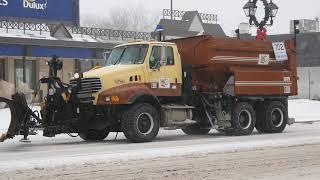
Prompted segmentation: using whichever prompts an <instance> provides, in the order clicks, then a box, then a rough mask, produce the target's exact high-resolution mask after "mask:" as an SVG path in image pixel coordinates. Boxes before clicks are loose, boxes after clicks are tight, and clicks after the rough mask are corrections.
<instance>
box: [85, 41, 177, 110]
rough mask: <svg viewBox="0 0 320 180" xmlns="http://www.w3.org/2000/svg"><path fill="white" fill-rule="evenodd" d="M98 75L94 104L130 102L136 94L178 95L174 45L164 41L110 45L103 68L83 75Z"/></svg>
mask: <svg viewBox="0 0 320 180" xmlns="http://www.w3.org/2000/svg"><path fill="white" fill-rule="evenodd" d="M83 78H100V80H101V85H102V88H101V90H100V91H98V92H97V93H95V94H94V104H95V105H106V104H131V103H133V102H134V101H135V100H137V99H138V98H139V96H145V95H149V96H154V97H160V96H166V97H170V96H172V97H177V96H181V85H182V69H181V60H180V55H179V53H178V50H177V47H176V45H175V44H173V43H168V42H156V41H154V42H137V43H129V44H124V45H120V46H117V47H115V48H114V50H113V51H112V52H111V54H110V56H109V58H108V59H107V61H106V65H105V67H101V68H99V69H94V70H91V71H89V72H86V73H84V74H83Z"/></svg>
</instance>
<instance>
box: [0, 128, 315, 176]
mask: <svg viewBox="0 0 320 180" xmlns="http://www.w3.org/2000/svg"><path fill="white" fill-rule="evenodd" d="M319 129H320V123H315V124H313V125H310V124H297V125H293V126H291V127H288V128H287V130H286V131H285V132H284V133H283V134H258V133H255V134H254V135H251V136H244V137H228V136H223V135H221V134H219V133H217V132H215V131H212V132H211V133H210V134H209V135H205V136H187V135H184V134H183V133H182V132H181V131H161V132H160V135H159V137H158V138H157V139H156V140H155V141H154V142H152V143H145V144H129V143H127V141H126V140H125V138H124V137H123V136H122V134H120V136H119V138H118V140H116V141H114V137H115V134H114V133H113V134H111V135H110V136H109V137H108V138H107V139H106V140H105V141H104V142H97V143H86V142H83V141H81V140H80V138H69V137H67V136H58V137H56V138H54V139H49V138H43V137H41V136H35V137H31V140H32V143H30V144H23V143H20V142H19V141H18V140H19V139H15V140H9V141H7V142H5V143H3V144H0V172H1V171H10V170H17V169H19V170H21V169H25V168H33V169H38V168H43V167H57V166H68V165H73V164H77V165H79V164H87V163H101V162H103V163H108V162H110V163H111V162H119V161H128V160H139V159H152V158H159V157H174V156H183V155H189V154H192V155H195V154H203V153H221V152H223V153H225V152H235V151H246V150H254V149H261V148H262V149H263V148H270V147H288V146H295V145H303V144H320V131H319Z"/></svg>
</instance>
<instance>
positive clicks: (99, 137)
mask: <svg viewBox="0 0 320 180" xmlns="http://www.w3.org/2000/svg"><path fill="white" fill-rule="evenodd" d="M108 135H109V131H108V130H100V131H99V130H88V131H87V132H81V133H79V136H80V138H81V139H83V140H85V141H103V140H104V139H105V138H107V137H108Z"/></svg>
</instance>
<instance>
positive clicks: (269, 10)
mask: <svg viewBox="0 0 320 180" xmlns="http://www.w3.org/2000/svg"><path fill="white" fill-rule="evenodd" d="M261 1H262V2H263V5H264V9H265V16H264V18H263V20H262V21H260V22H259V21H258V20H257V17H256V12H257V8H258V7H257V2H258V0H249V1H248V2H247V3H246V4H245V5H244V6H243V10H244V13H245V14H246V16H247V17H248V18H249V23H250V25H255V26H256V27H257V28H258V30H257V36H256V39H258V40H264V39H265V38H266V37H267V29H266V26H272V25H273V19H274V18H275V17H276V16H277V13H278V10H279V7H278V6H277V5H276V4H275V3H273V2H272V0H270V2H268V1H267V0H261Z"/></svg>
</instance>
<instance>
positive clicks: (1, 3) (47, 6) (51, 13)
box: [0, 0, 79, 25]
mask: <svg viewBox="0 0 320 180" xmlns="http://www.w3.org/2000/svg"><path fill="white" fill-rule="evenodd" d="M1 19H2V20H23V21H28V20H32V21H36V22H40V23H41V22H48V21H49V22H50V21H52V22H57V23H60V22H61V23H65V24H76V25H77V24H79V0H11V1H9V0H0V20H1Z"/></svg>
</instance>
